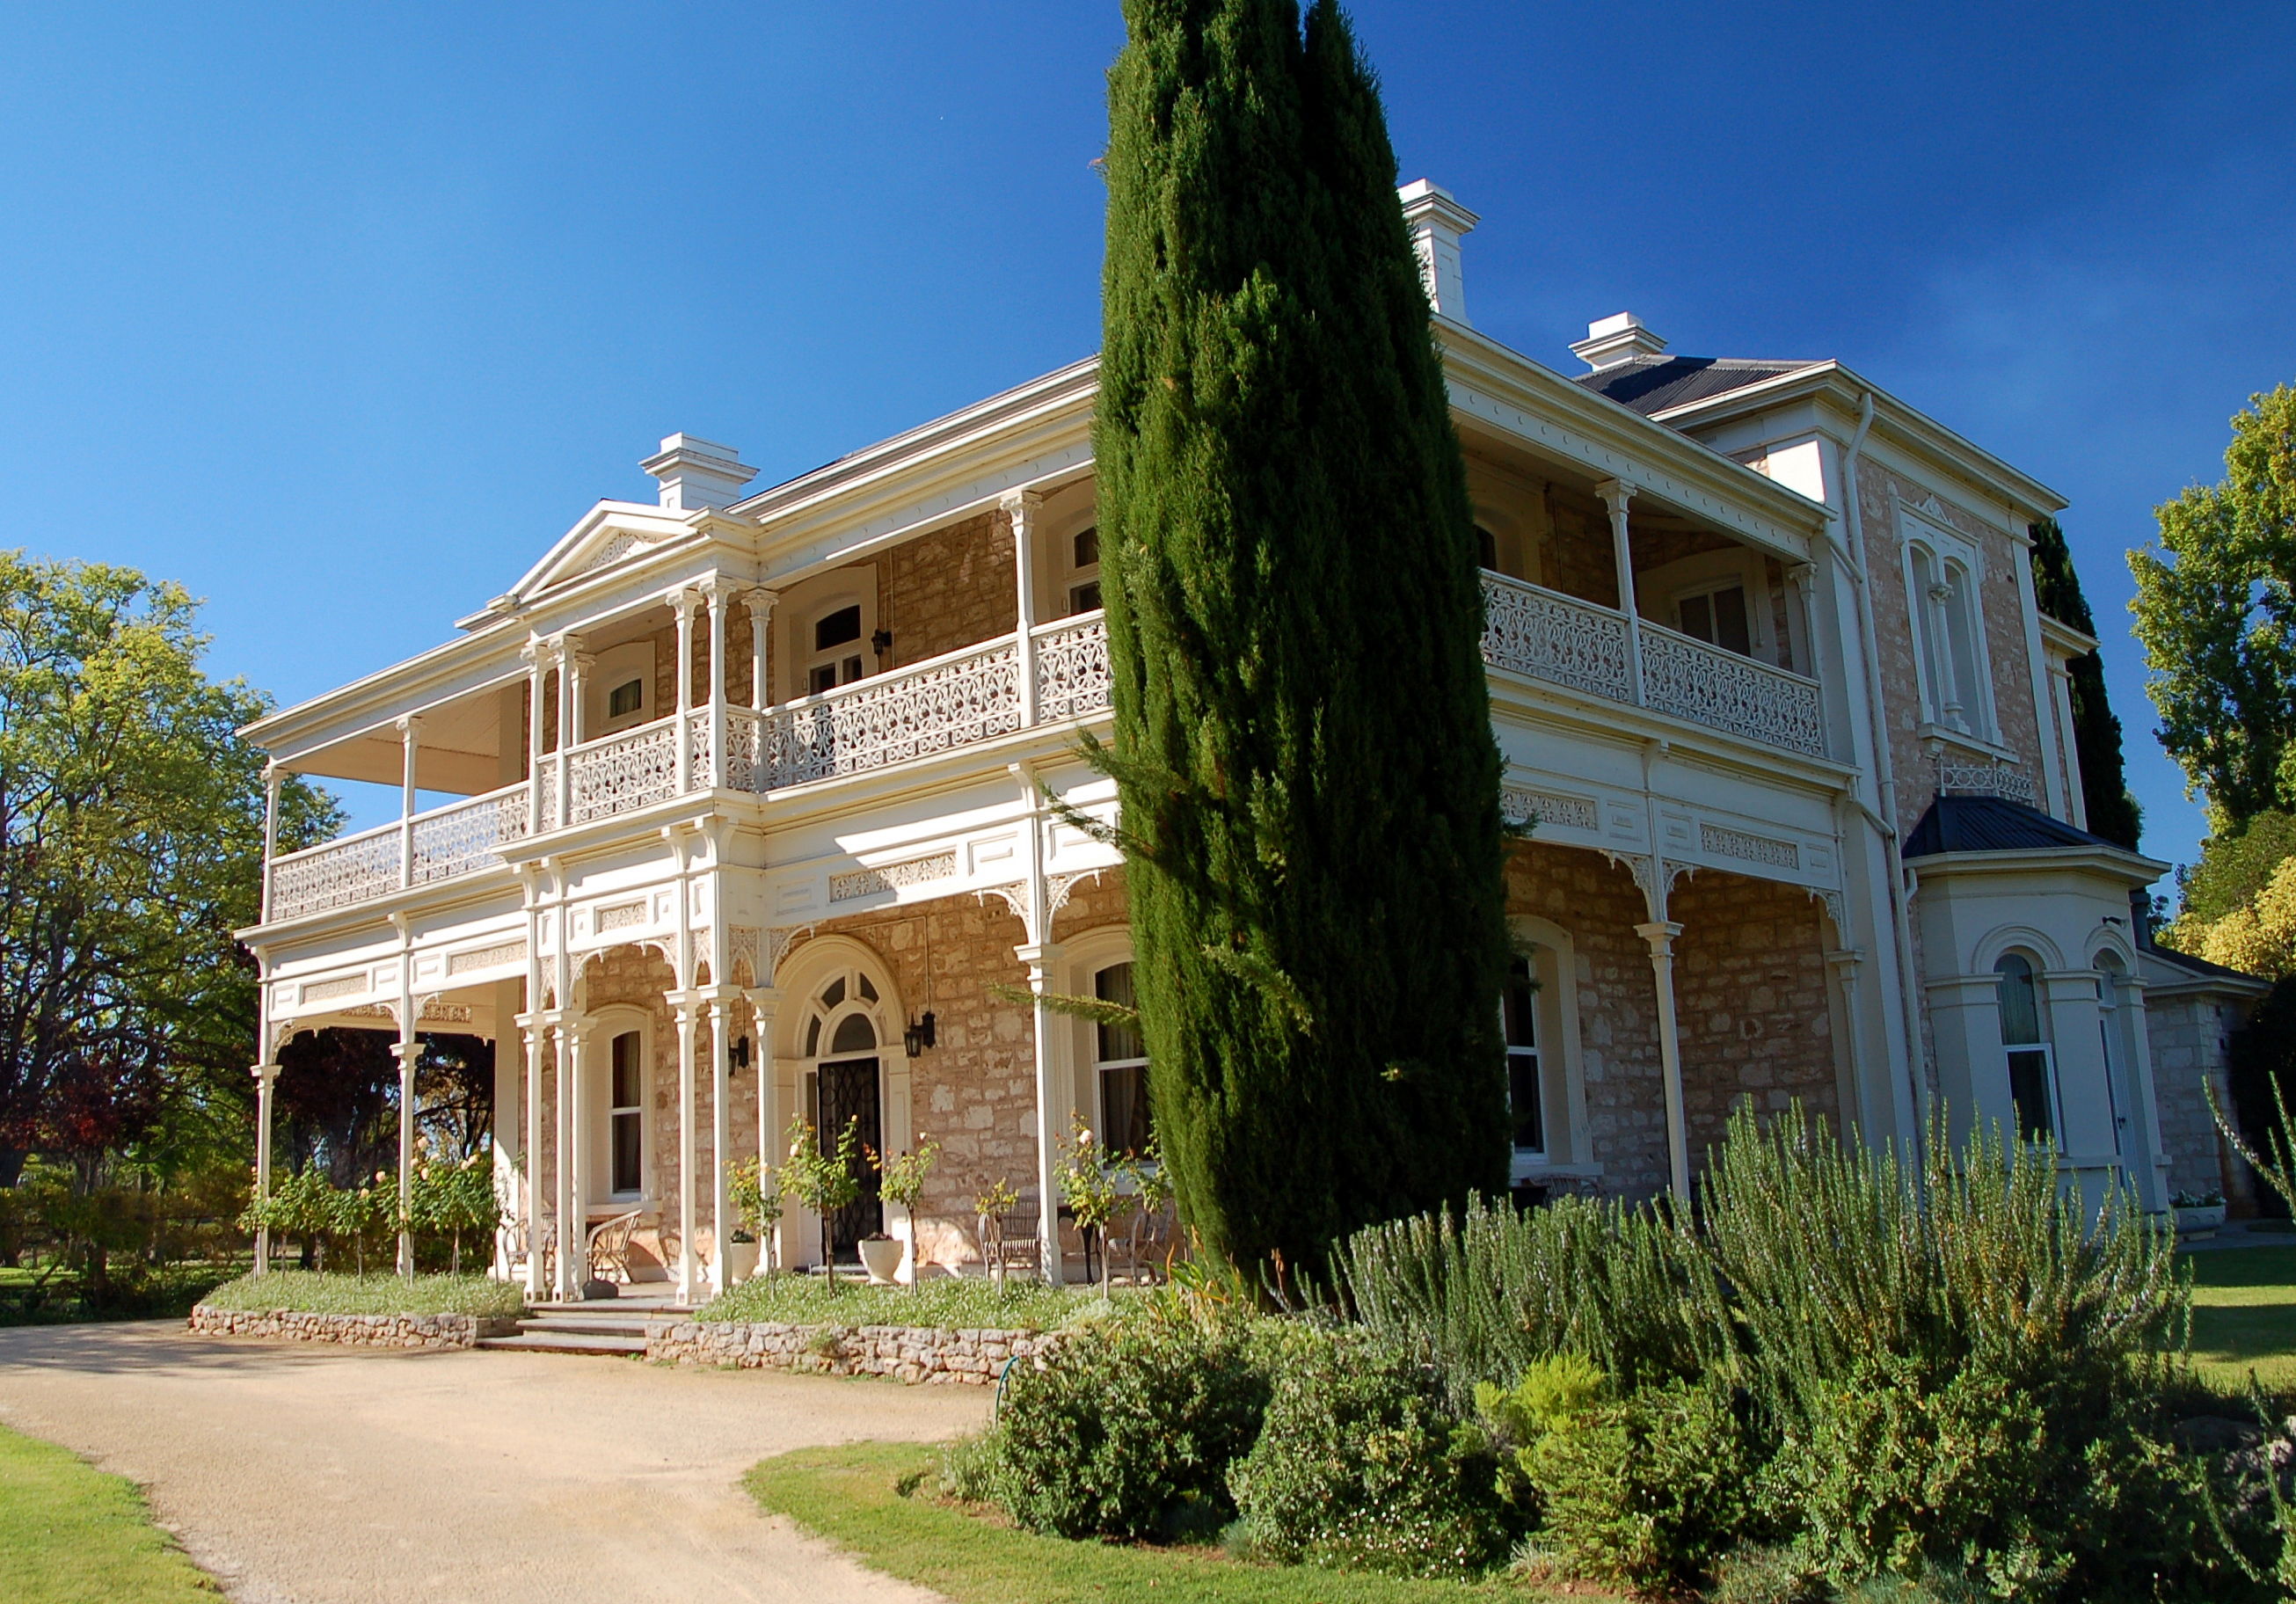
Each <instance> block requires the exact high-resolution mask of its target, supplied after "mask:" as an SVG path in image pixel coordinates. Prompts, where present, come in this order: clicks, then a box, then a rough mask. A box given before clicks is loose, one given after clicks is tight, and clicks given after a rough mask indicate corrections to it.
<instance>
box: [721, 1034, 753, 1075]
mask: <svg viewBox="0 0 2296 1604" xmlns="http://www.w3.org/2000/svg"><path fill="white" fill-rule="evenodd" d="M726 1059H727V1060H729V1061H731V1062H732V1064H733V1066H734V1068H736V1069H747V1068H749V1067H750V1038H749V1037H747V1036H735V1037H734V1045H733V1048H732V1049H731V1051H729V1052H727V1053H726Z"/></svg>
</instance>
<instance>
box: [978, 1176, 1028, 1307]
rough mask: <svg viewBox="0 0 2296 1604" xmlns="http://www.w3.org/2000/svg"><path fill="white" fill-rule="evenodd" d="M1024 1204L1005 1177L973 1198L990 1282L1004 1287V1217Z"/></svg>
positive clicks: (998, 1178)
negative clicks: (1021, 1203)
mask: <svg viewBox="0 0 2296 1604" xmlns="http://www.w3.org/2000/svg"><path fill="white" fill-rule="evenodd" d="M1020 1202H1021V1194H1020V1193H1019V1192H1017V1191H1013V1183H1011V1182H1010V1181H1007V1180H1006V1179H1005V1177H1004V1176H1002V1175H999V1176H998V1177H997V1178H996V1183H995V1184H994V1185H992V1186H990V1187H989V1189H988V1191H985V1192H982V1193H981V1194H980V1196H978V1197H976V1198H974V1199H972V1212H973V1215H974V1218H975V1220H976V1222H977V1228H978V1230H979V1231H980V1256H981V1257H982V1258H984V1259H987V1260H988V1279H989V1280H990V1281H995V1282H996V1283H997V1284H999V1285H1000V1286H1001V1285H1002V1284H1003V1283H1004V1281H1005V1215H1008V1214H1011V1213H1012V1212H1013V1209H1014V1208H1016V1207H1019V1205H1020Z"/></svg>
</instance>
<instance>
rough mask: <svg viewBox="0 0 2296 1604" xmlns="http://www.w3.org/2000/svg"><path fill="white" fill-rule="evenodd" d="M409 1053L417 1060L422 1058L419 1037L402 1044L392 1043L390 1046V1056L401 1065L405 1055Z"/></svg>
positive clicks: (404, 1061)
mask: <svg viewBox="0 0 2296 1604" xmlns="http://www.w3.org/2000/svg"><path fill="white" fill-rule="evenodd" d="M410 1053H412V1054H414V1056H415V1057H417V1058H420V1057H421V1056H422V1039H421V1038H420V1037H415V1038H414V1039H411V1040H408V1041H404V1042H393V1043H391V1044H390V1056H391V1057H393V1058H395V1059H397V1060H398V1061H399V1062H400V1063H401V1064H404V1063H406V1060H407V1055H408V1054H410Z"/></svg>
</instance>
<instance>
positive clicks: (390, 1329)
mask: <svg viewBox="0 0 2296 1604" xmlns="http://www.w3.org/2000/svg"><path fill="white" fill-rule="evenodd" d="M191 1329H192V1330H194V1331H196V1332H199V1333H200V1334H201V1335H203V1336H208V1337H271V1338H283V1339H284V1340H286V1341H289V1342H338V1343H341V1344H344V1345H345V1346H350V1347H389V1348H466V1347H474V1346H477V1345H478V1342H479V1339H480V1338H482V1337H509V1336H513V1335H515V1334H516V1333H517V1331H518V1322H517V1321H516V1320H513V1319H510V1318H507V1317H504V1316H502V1315H494V1314H307V1313H299V1312H298V1311H296V1310H292V1309H268V1310H264V1311H261V1312H259V1313H258V1312H257V1311H253V1310H247V1309H211V1308H209V1306H208V1305H205V1304H201V1305H199V1306H198V1307H197V1308H195V1309H193V1311H192V1320H191Z"/></svg>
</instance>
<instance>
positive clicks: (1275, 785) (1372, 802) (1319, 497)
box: [1095, 0, 1506, 1265]
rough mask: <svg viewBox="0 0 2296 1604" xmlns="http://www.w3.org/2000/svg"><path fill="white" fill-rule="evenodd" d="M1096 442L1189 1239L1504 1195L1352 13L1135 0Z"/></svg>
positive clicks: (1463, 637)
mask: <svg viewBox="0 0 2296 1604" xmlns="http://www.w3.org/2000/svg"><path fill="white" fill-rule="evenodd" d="M1125 14H1126V20H1127V22H1128V30H1129V39H1128V44H1127V45H1126V47H1125V50H1124V52H1123V53H1122V55H1121V56H1120V57H1119V59H1118V61H1117V63H1116V66H1115V68H1114V69H1113V70H1112V71H1111V76H1110V94H1109V107H1110V141H1109V151H1108V159H1107V163H1106V170H1107V178H1108V185H1109V223H1108V258H1107V266H1106V270H1105V281H1104V285H1103V291H1104V317H1105V322H1106V331H1105V334H1106V338H1105V344H1104V347H1103V353H1102V358H1101V362H1102V367H1101V389H1100V403H1099V413H1098V416H1097V419H1096V421H1095V452H1096V455H1097V465H1098V473H1099V498H1100V499H1099V524H1100V531H1101V542H1102V544H1101V552H1102V561H1103V575H1104V576H1105V577H1106V580H1107V583H1106V584H1105V585H1104V587H1103V595H1104V596H1105V598H1106V601H1107V605H1108V621H1109V640H1110V648H1111V659H1112V662H1113V667H1114V671H1115V686H1114V691H1115V704H1116V726H1115V727H1116V740H1115V744H1114V748H1113V749H1112V750H1111V751H1109V752H1106V753H1103V755H1102V760H1103V762H1104V763H1105V764H1106V765H1107V766H1108V768H1109V770H1110V772H1111V773H1113V774H1114V775H1115V777H1116V779H1117V782H1118V788H1119V797H1120V800H1121V804H1122V808H1123V821H1124V827H1123V831H1122V832H1121V833H1122V839H1123V842H1124V845H1125V847H1126V851H1127V855H1128V863H1129V878H1128V888H1129V895H1130V899H1131V909H1132V924H1133V932H1134V941H1135V954H1136V961H1135V978H1136V986H1137V990H1138V994H1139V999H1140V1008H1141V1015H1142V1023H1143V1027H1144V1032H1145V1035H1146V1038H1147V1045H1148V1052H1149V1060H1150V1066H1151V1067H1150V1071H1149V1073H1150V1076H1151V1088H1152V1098H1153V1102H1154V1107H1155V1109H1156V1118H1157V1125H1158V1130H1159V1133H1160V1142H1161V1144H1162V1147H1163V1150H1164V1152H1165V1155H1166V1158H1167V1162H1168V1163H1169V1165H1170V1166H1171V1169H1172V1172H1173V1175H1174V1179H1175V1181H1176V1183H1177V1187H1178V1191H1179V1196H1180V1199H1181V1205H1182V1209H1183V1213H1184V1215H1185V1218H1186V1221H1187V1223H1189V1224H1190V1225H1191V1226H1192V1227H1193V1229H1194V1230H1195V1231H1196V1232H1199V1234H1200V1236H1201V1240H1202V1241H1203V1242H1204V1243H1205V1245H1206V1246H1207V1247H1209V1248H1211V1249H1212V1250H1214V1251H1216V1252H1218V1253H1222V1254H1225V1255H1226V1256H1229V1257H1231V1258H1232V1259H1234V1260H1235V1261H1236V1262H1238V1263H1241V1264H1255V1263H1258V1262H1260V1261H1262V1260H1264V1259H1266V1258H1267V1257H1268V1256H1271V1255H1281V1256H1283V1258H1284V1259H1285V1260H1286V1261H1287V1262H1288V1263H1290V1264H1307V1265H1317V1264H1320V1260H1321V1256H1322V1254H1323V1251H1324V1248H1327V1247H1328V1245H1329V1244H1330V1243H1331V1242H1332V1241H1333V1240H1334V1239H1335V1238H1336V1237H1337V1236H1338V1235H1339V1234H1341V1232H1345V1231H1347V1230H1349V1229H1350V1228H1352V1227H1353V1226H1355V1225H1357V1224H1358V1223H1363V1222H1365V1221H1368V1220H1373V1219H1378V1218H1383V1217H1389V1216H1392V1215H1398V1214H1401V1213H1405V1212H1408V1211H1413V1210H1418V1209H1424V1208H1427V1207H1432V1206H1435V1205H1437V1204H1439V1203H1444V1202H1456V1201H1458V1200H1459V1199H1462V1198H1463V1197H1464V1195H1465V1193H1466V1192H1467V1191H1469V1190H1471V1189H1480V1190H1485V1191H1494V1190H1497V1188H1499V1187H1501V1186H1503V1185H1505V1176H1506V1146H1505V1143H1506V1137H1505V1081H1504V1077H1503V1071H1502V1061H1503V1060H1502V1054H1503V1048H1502V1046H1501V1043H1500V1041H1499V1036H1498V1029H1497V1019H1498V997H1499V990H1500V987H1501V985H1502V984H1503V981H1504V978H1505V963H1506V932H1505V912H1504V907H1505V904H1504V891H1503V887H1502V868H1503V863H1502V845H1501V839H1502V831H1501V824H1500V818H1499V800H1498V774H1499V759H1498V754H1497V749H1496V747H1495V745H1494V743H1493V741H1492V737H1491V730H1490V722H1489V708H1488V690H1487V687H1486V684H1485V682H1484V678H1483V667H1482V662H1481V659H1480V654H1479V651H1478V638H1479V635H1480V630H1481V626H1482V611H1481V599H1480V591H1479V589H1478V586H1477V582H1476V577H1475V556H1474V544H1473V527H1472V515H1471V512H1470V509H1469V503H1468V501H1467V495H1466V481H1465V471H1464V463H1463V462H1462V459H1461V456H1460V451H1459V444H1458V440H1457V438H1456V435H1455V434H1454V432H1453V430H1452V428H1451V422H1450V415H1449V412H1448V410H1447V401H1446V395H1445V388H1444V381H1443V375H1442V371H1441V366H1440V364H1439V359H1438V356H1437V354H1436V349H1435V346H1434V342H1433V339H1432V335H1431V325H1430V322H1429V315H1428V309H1427V302H1426V299H1425V296H1424V293H1423V290H1422V288H1421V285H1420V280H1419V274H1418V268H1417V265H1416V262H1415V257H1414V255H1413V252H1412V250H1411V245H1410V241H1409V239H1408V236H1407V234H1406V229H1405V225H1404V223H1403V219H1402V215H1401V211H1400V209H1399V207H1398V203H1397V201H1396V195H1395V187H1394V186H1395V158H1394V153H1393V151H1392V149H1391V148H1390V144H1389V143H1388V136H1387V129H1386V123H1385V119H1384V116H1383V114H1382V111H1381V109H1380V103H1379V97H1378V93H1377V89H1376V86H1375V85H1374V80H1373V78H1372V76H1371V73H1370V71H1369V70H1368V68H1367V67H1366V66H1365V63H1364V61H1363V60H1362V58H1361V55H1360V53H1358V51H1357V46H1356V43H1355V40H1354V38H1353V37H1352V34H1351V32H1350V30H1349V27H1348V25H1347V23H1346V21H1345V20H1344V18H1343V17H1342V16H1341V12H1340V11H1339V9H1338V7H1337V5H1336V4H1332V3H1331V0H1318V3H1317V4H1314V5H1312V7H1311V9H1310V12H1309V14H1308V19H1307V26H1306V29H1305V32H1304V36H1303V33H1302V29H1301V27H1300V16H1299V12H1298V10H1297V8H1296V5H1295V4H1294V0H1127V4H1126V6H1125Z"/></svg>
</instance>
